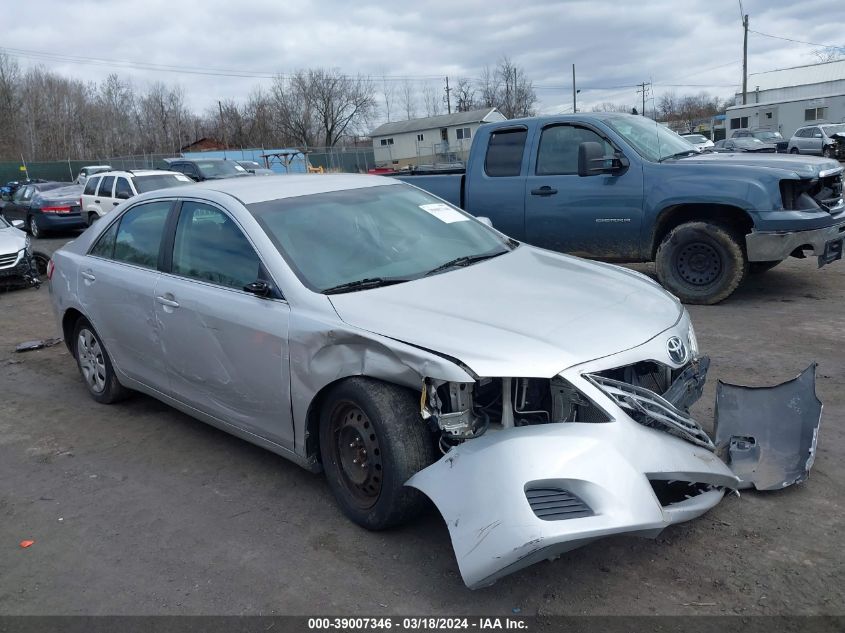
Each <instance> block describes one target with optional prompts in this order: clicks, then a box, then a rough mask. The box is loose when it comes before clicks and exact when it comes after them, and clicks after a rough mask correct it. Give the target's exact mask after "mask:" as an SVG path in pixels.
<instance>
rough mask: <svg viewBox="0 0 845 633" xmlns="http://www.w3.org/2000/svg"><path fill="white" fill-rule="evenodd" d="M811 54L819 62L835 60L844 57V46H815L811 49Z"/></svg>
mask: <svg viewBox="0 0 845 633" xmlns="http://www.w3.org/2000/svg"><path fill="white" fill-rule="evenodd" d="M813 55H815V56H816V59H818V60H819V62H820V63H825V62H835V61H837V60H839V59H842V58H843V57H845V47H836V46H826V47H824V48H817V49H816V50H814V51H813Z"/></svg>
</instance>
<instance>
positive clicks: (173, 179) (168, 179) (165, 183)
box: [135, 174, 193, 193]
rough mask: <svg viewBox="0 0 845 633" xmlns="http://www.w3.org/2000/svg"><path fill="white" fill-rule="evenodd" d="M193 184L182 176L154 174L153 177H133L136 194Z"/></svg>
mask: <svg viewBox="0 0 845 633" xmlns="http://www.w3.org/2000/svg"><path fill="white" fill-rule="evenodd" d="M191 182H193V181H192V180H191V179H190V178H188V177H187V176H183V175H182V174H156V175H154V176H135V188H136V189H137V190H138V193H147V192H148V191H155V190H156V189H167V188H168V187H179V186H180V185H186V184H189V183H191Z"/></svg>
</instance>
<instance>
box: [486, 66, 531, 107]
mask: <svg viewBox="0 0 845 633" xmlns="http://www.w3.org/2000/svg"><path fill="white" fill-rule="evenodd" d="M478 90H479V92H480V103H479V105H481V106H484V107H488V108H498V109H499V111H500V112H501V113H502V114H504V115H505V116H506V117H507V118H509V119H513V118H517V117H524V116H533V115H534V106H535V105H536V103H537V94H536V93H535V92H534V86H533V84H532V82H531V81H530V80H529V79H528V78H527V77H526V75H525V71H524V70H523V69H522V68H521V67H519V66H517V65H516V64H514V63H513V61H511V59H510V58H509V57H503V58H502V59H501V61H499V64H498V65H497V66H496V68H495V69H493V70H490V68H489V67H485V68H484V70H483V71H482V72H481V78H480V80H479V82H478Z"/></svg>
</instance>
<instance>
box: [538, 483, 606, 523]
mask: <svg viewBox="0 0 845 633" xmlns="http://www.w3.org/2000/svg"><path fill="white" fill-rule="evenodd" d="M525 498H526V499H528V505H530V506H531V510H532V511H533V512H534V514H535V515H536V516H537V518H539V519H543V521H562V520H565V519H578V518H581V517H589V516H593V511H592V510H591V509H590V506H588V505H587V504H586V503H584V501H583V500H582V499H581V498H580V497H579V496H578V495H576V494H574V493H572V492H569V491H568V490H564V489H563V488H550V487H549V488H546V487H544V488H527V489H526V490H525Z"/></svg>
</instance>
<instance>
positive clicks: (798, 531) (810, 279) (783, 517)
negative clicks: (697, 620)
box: [0, 241, 845, 615]
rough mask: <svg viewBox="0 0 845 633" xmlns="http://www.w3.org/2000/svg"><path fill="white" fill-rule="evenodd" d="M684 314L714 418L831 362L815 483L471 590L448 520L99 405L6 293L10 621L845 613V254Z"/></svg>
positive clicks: (43, 301)
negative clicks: (718, 390)
mask: <svg viewBox="0 0 845 633" xmlns="http://www.w3.org/2000/svg"><path fill="white" fill-rule="evenodd" d="M55 243H56V242H55V241H50V242H45V241H42V242H41V243H40V244H39V246H40V247H44V246H47V245H55ZM643 269H644V270H646V271H648V269H647V268H643ZM691 312H692V315H693V318H694V321H695V325H696V329H697V332H698V338H699V341H700V344H701V347H702V350H703V351H705V352H706V353H708V354H710V356H711V358H712V361H713V364H712V367H711V375H710V380H709V383H708V388H707V391H706V392H705V397H704V398H703V400H702V402H701V403H699V405H698V406H697V410H696V411H695V413H696V414H697V416H698V417H699V419H701V420H702V421H706V423H708V424H709V420H711V419H712V413H713V411H712V403H713V398H714V390H715V384H716V379H719V378H721V379H723V380H726V381H731V382H739V383H745V384H753V385H757V384H773V383H776V382H779V381H782V380H786V379H789V378H792V377H793V376H794V375H796V374H797V373H798V372H799V371H800V370H802V369H803V368H805V367H806V366H807V365H808V364H809V363H810V362H811V361H813V360H816V361H818V363H819V374H818V385H817V388H818V393H819V396H820V397H821V399H822V400H823V402H824V404H825V410H824V417H823V422H822V429H821V434H820V441H819V452H818V457H817V459H816V464H815V467H814V470H813V472H812V475H811V477H810V479H809V481H808V482H806V483H805V484H802V485H798V486H794V487H792V488H789V489H787V490H784V491H782V492H778V493H767V494H762V493H753V492H750V493H743V495H742V497H741V498H737V497H733V496H732V497H730V498H727V499H726V500H725V501H724V502H722V503H721V504H720V505H719V506H717V507H716V508H715V509H714V510H712V511H711V512H710V513H709V514H707V515H705V516H704V517H703V518H701V519H699V520H697V521H694V522H692V523H688V524H685V525H680V526H675V527H672V528H669V529H667V530H666V531H665V532H664V533H663V535H662V536H661V537H660V538H659V539H658V540H656V541H649V540H643V539H638V538H633V537H617V538H610V539H607V540H604V541H601V542H598V543H594V544H592V545H590V546H587V547H584V548H581V549H579V550H576V551H574V552H572V553H570V554H567V555H564V556H563V557H562V558H560V559H559V560H557V561H555V562H553V563H541V564H539V565H535V566H534V567H531V568H529V569H527V570H524V571H521V572H518V573H516V574H514V575H512V576H509V577H507V578H505V579H503V580H501V581H499V582H498V583H497V584H496V585H494V586H493V587H491V588H487V589H482V590H479V591H475V592H472V591H469V590H467V589H466V588H465V587H464V585H463V583H462V582H461V579H460V575H459V574H458V569H457V565H456V563H455V559H454V555H453V553H452V549H451V546H450V543H449V535H448V532H447V530H446V527H445V525H444V524H443V522H442V521H441V519H440V517H439V515H437V514H436V513H435V512H434V511H432V512H431V513H430V515H429V516H427V517H425V518H424V519H423V520H422V521H420V522H419V523H417V524H415V525H413V526H410V527H407V528H404V529H401V530H396V531H392V532H386V533H369V532H366V531H364V530H362V529H360V528H358V527H356V526H354V525H352V524H351V523H350V522H349V521H347V520H346V519H345V518H344V517H343V516H342V515H341V513H340V511H339V510H338V509H337V507H336V506H335V504H334V503H333V501H332V498H331V496H330V493H329V490H328V487H327V486H326V484H325V482H324V481H323V479H322V478H321V477H320V476H316V475H312V474H309V473H307V472H305V471H303V470H301V469H300V468H298V467H297V466H295V465H293V464H291V463H289V462H287V461H285V460H283V459H282V458H280V457H277V456H275V455H272V454H270V453H268V452H266V451H264V450H262V449H259V448H256V447H254V446H252V445H250V444H247V443H246V442H243V441H241V440H238V439H235V438H234V437H231V436H229V435H226V434H224V433H222V432H220V431H217V430H215V429H213V428H211V427H209V426H206V425H205V424H203V423H201V422H198V421H195V420H193V419H191V418H189V417H187V416H184V415H182V414H180V413H177V412H175V411H173V410H171V409H169V408H167V407H166V406H164V405H162V404H159V403H158V402H157V401H155V400H152V399H150V398H147V397H141V396H138V397H135V398H134V399H132V400H130V401H128V402H125V403H122V404H119V405H115V406H110V407H106V406H102V405H98V404H96V403H95V402H94V401H93V400H92V399H91V398H89V397H88V395H87V393H86V391H85V388H84V387H83V384H82V382H81V380H80V378H79V377H78V374H77V370H76V367H75V365H74V362H73V360H72V358H71V357H70V355H69V354H68V352H67V350H66V349H65V348H64V347H63V346H56V347H53V348H50V349H45V350H40V351H36V352H30V353H26V354H15V353H14V347H15V345H16V344H17V343H18V342H21V341H25V340H28V339H34V338H42V337H49V336H54V335H55V334H56V326H55V324H54V320H53V314H52V311H51V308H50V305H49V296H48V293H47V289H46V288H42V289H41V290H38V291H35V290H26V291H16V292H10V293H6V294H0V316H1V317H2V329H0V398H2V407H0V613H2V614H45V613H51V614H313V613H326V612H329V613H336V614H344V615H350V614H370V615H376V614H407V613H414V614H422V613H442V614H458V613H465V614H511V613H512V610H513V609H514V608H519V609H520V610H521V614H523V615H531V614H535V613H539V614H572V615H576V614H587V613H590V614H694V613H707V614H781V613H794V614H843V613H845V548H843V546H842V543H843V526H844V525H845V521H843V517H845V460H843V459H842V455H843V452H845V432H843V424H842V420H843V417H845V392H843V384H845V380H844V379H843V377H844V376H845V360H843V354H842V341H843V334H842V333H843V331H845V262H839V263H837V264H834V265H832V266H829V267H827V268H825V269H823V270H816V268H815V264H814V262H812V261H796V260H792V261H790V262H787V263H786V264H784V265H781V266H780V267H778V268H776V269H775V270H773V271H770V272H768V273H766V274H764V275H761V276H757V277H753V278H752V279H751V280H750V281H748V282H746V284H745V286H744V287H743V288H742V289H741V290H740V291H739V292H738V293H737V294H736V295H735V296H734V297H733V298H731V299H730V300H729V301H728V302H726V303H724V304H723V305H719V306H714V307H693V308H692V309H691ZM22 539H33V540H34V541H35V544H34V545H33V546H32V547H30V548H28V549H22V548H21V547H20V546H19V545H18V544H19V542H20V541H21V540H22Z"/></svg>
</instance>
